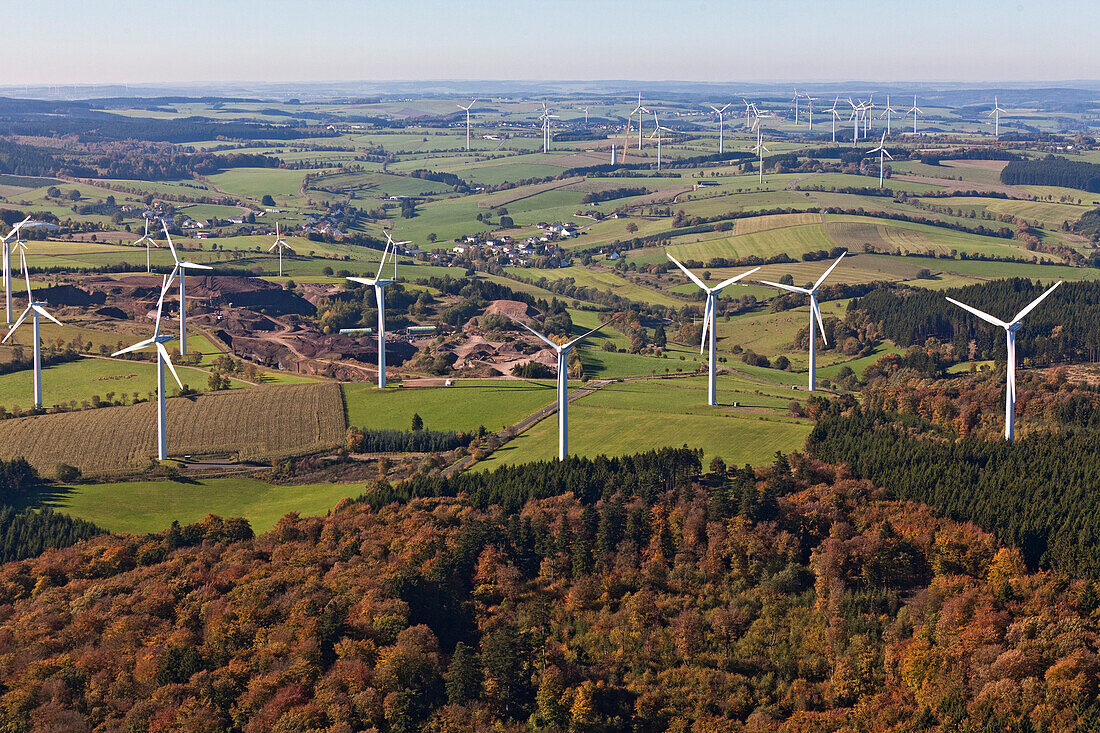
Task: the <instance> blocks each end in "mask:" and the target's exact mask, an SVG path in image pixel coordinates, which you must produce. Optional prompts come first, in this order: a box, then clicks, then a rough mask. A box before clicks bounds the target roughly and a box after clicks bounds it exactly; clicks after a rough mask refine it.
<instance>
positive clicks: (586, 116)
mask: <svg viewBox="0 0 1100 733" xmlns="http://www.w3.org/2000/svg"><path fill="white" fill-rule="evenodd" d="M584 126H585V127H588V107H585V108H584Z"/></svg>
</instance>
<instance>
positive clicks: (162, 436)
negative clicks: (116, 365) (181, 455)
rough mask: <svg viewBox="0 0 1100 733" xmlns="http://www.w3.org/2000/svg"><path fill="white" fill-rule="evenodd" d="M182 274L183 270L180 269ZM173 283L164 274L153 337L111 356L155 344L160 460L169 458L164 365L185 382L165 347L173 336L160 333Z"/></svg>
mask: <svg viewBox="0 0 1100 733" xmlns="http://www.w3.org/2000/svg"><path fill="white" fill-rule="evenodd" d="M180 274H181V275H182V274H183V272H182V270H181V271H180ZM171 285H172V278H171V277H170V276H168V275H165V276H164V279H163V280H162V281H161V286H160V300H158V301H157V321H156V325H155V326H154V328H153V337H152V338H149V339H145V340H144V341H139V342H138V343H136V344H134V345H133V346H128V347H126V348H125V349H121V350H119V351H116V352H115V353H113V354H111V356H121V355H122V354H127V353H129V352H131V351H139V350H141V349H144V348H147V347H149V346H153V347H155V348H156V352H157V458H158V459H159V460H162V461H164V460H167V458H168V432H167V426H166V424H165V423H166V421H165V410H164V367H165V366H167V367H168V370H169V371H170V372H172V377H173V378H174V379H175V380H176V384H178V385H179V386H180V389H183V382H181V381H180V377H179V375H178V374H176V368H175V367H174V366H172V360H171V359H170V358H169V357H168V349H166V348H164V344H165V343H167V342H168V341H171V340H172V337H171V336H162V335H161V333H160V317H161V314H162V313H163V312H164V296H165V295H167V294H168V288H169V287H171Z"/></svg>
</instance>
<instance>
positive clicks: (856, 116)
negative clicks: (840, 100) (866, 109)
mask: <svg viewBox="0 0 1100 733" xmlns="http://www.w3.org/2000/svg"><path fill="white" fill-rule="evenodd" d="M848 104H850V105H852V116H851V117H849V118H848V121H849V122H854V123H855V126H854V127H853V128H852V145H855V144H856V143H857V142H858V141H859V120H860V115H861V114H863V100H862V99H861V100H859V104H858V105H857V104H856V103H855V102H853V101H852V98H851V97H848Z"/></svg>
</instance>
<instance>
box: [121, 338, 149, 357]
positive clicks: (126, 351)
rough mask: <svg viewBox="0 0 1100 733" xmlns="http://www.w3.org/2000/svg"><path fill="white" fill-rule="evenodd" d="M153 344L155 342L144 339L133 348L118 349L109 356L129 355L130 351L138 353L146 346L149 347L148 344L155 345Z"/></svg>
mask: <svg viewBox="0 0 1100 733" xmlns="http://www.w3.org/2000/svg"><path fill="white" fill-rule="evenodd" d="M155 343H156V340H154V339H145V340H144V341H138V342H137V343H136V344H134V345H133V346H127V347H126V348H125V349H119V350H118V351H116V352H115V353H113V354H111V356H122V355H123V354H129V353H130V352H132V351H140V350H142V349H144V348H145V347H146V346H149V345H150V344H155Z"/></svg>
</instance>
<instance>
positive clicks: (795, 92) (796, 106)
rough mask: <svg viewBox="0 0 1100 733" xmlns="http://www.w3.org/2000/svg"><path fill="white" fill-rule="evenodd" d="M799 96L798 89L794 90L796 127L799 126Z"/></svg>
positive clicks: (793, 100)
mask: <svg viewBox="0 0 1100 733" xmlns="http://www.w3.org/2000/svg"><path fill="white" fill-rule="evenodd" d="M798 97H799V94H798V90H797V89H795V90H794V98H793V99H791V101H792V102H794V126H795V127H798Z"/></svg>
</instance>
